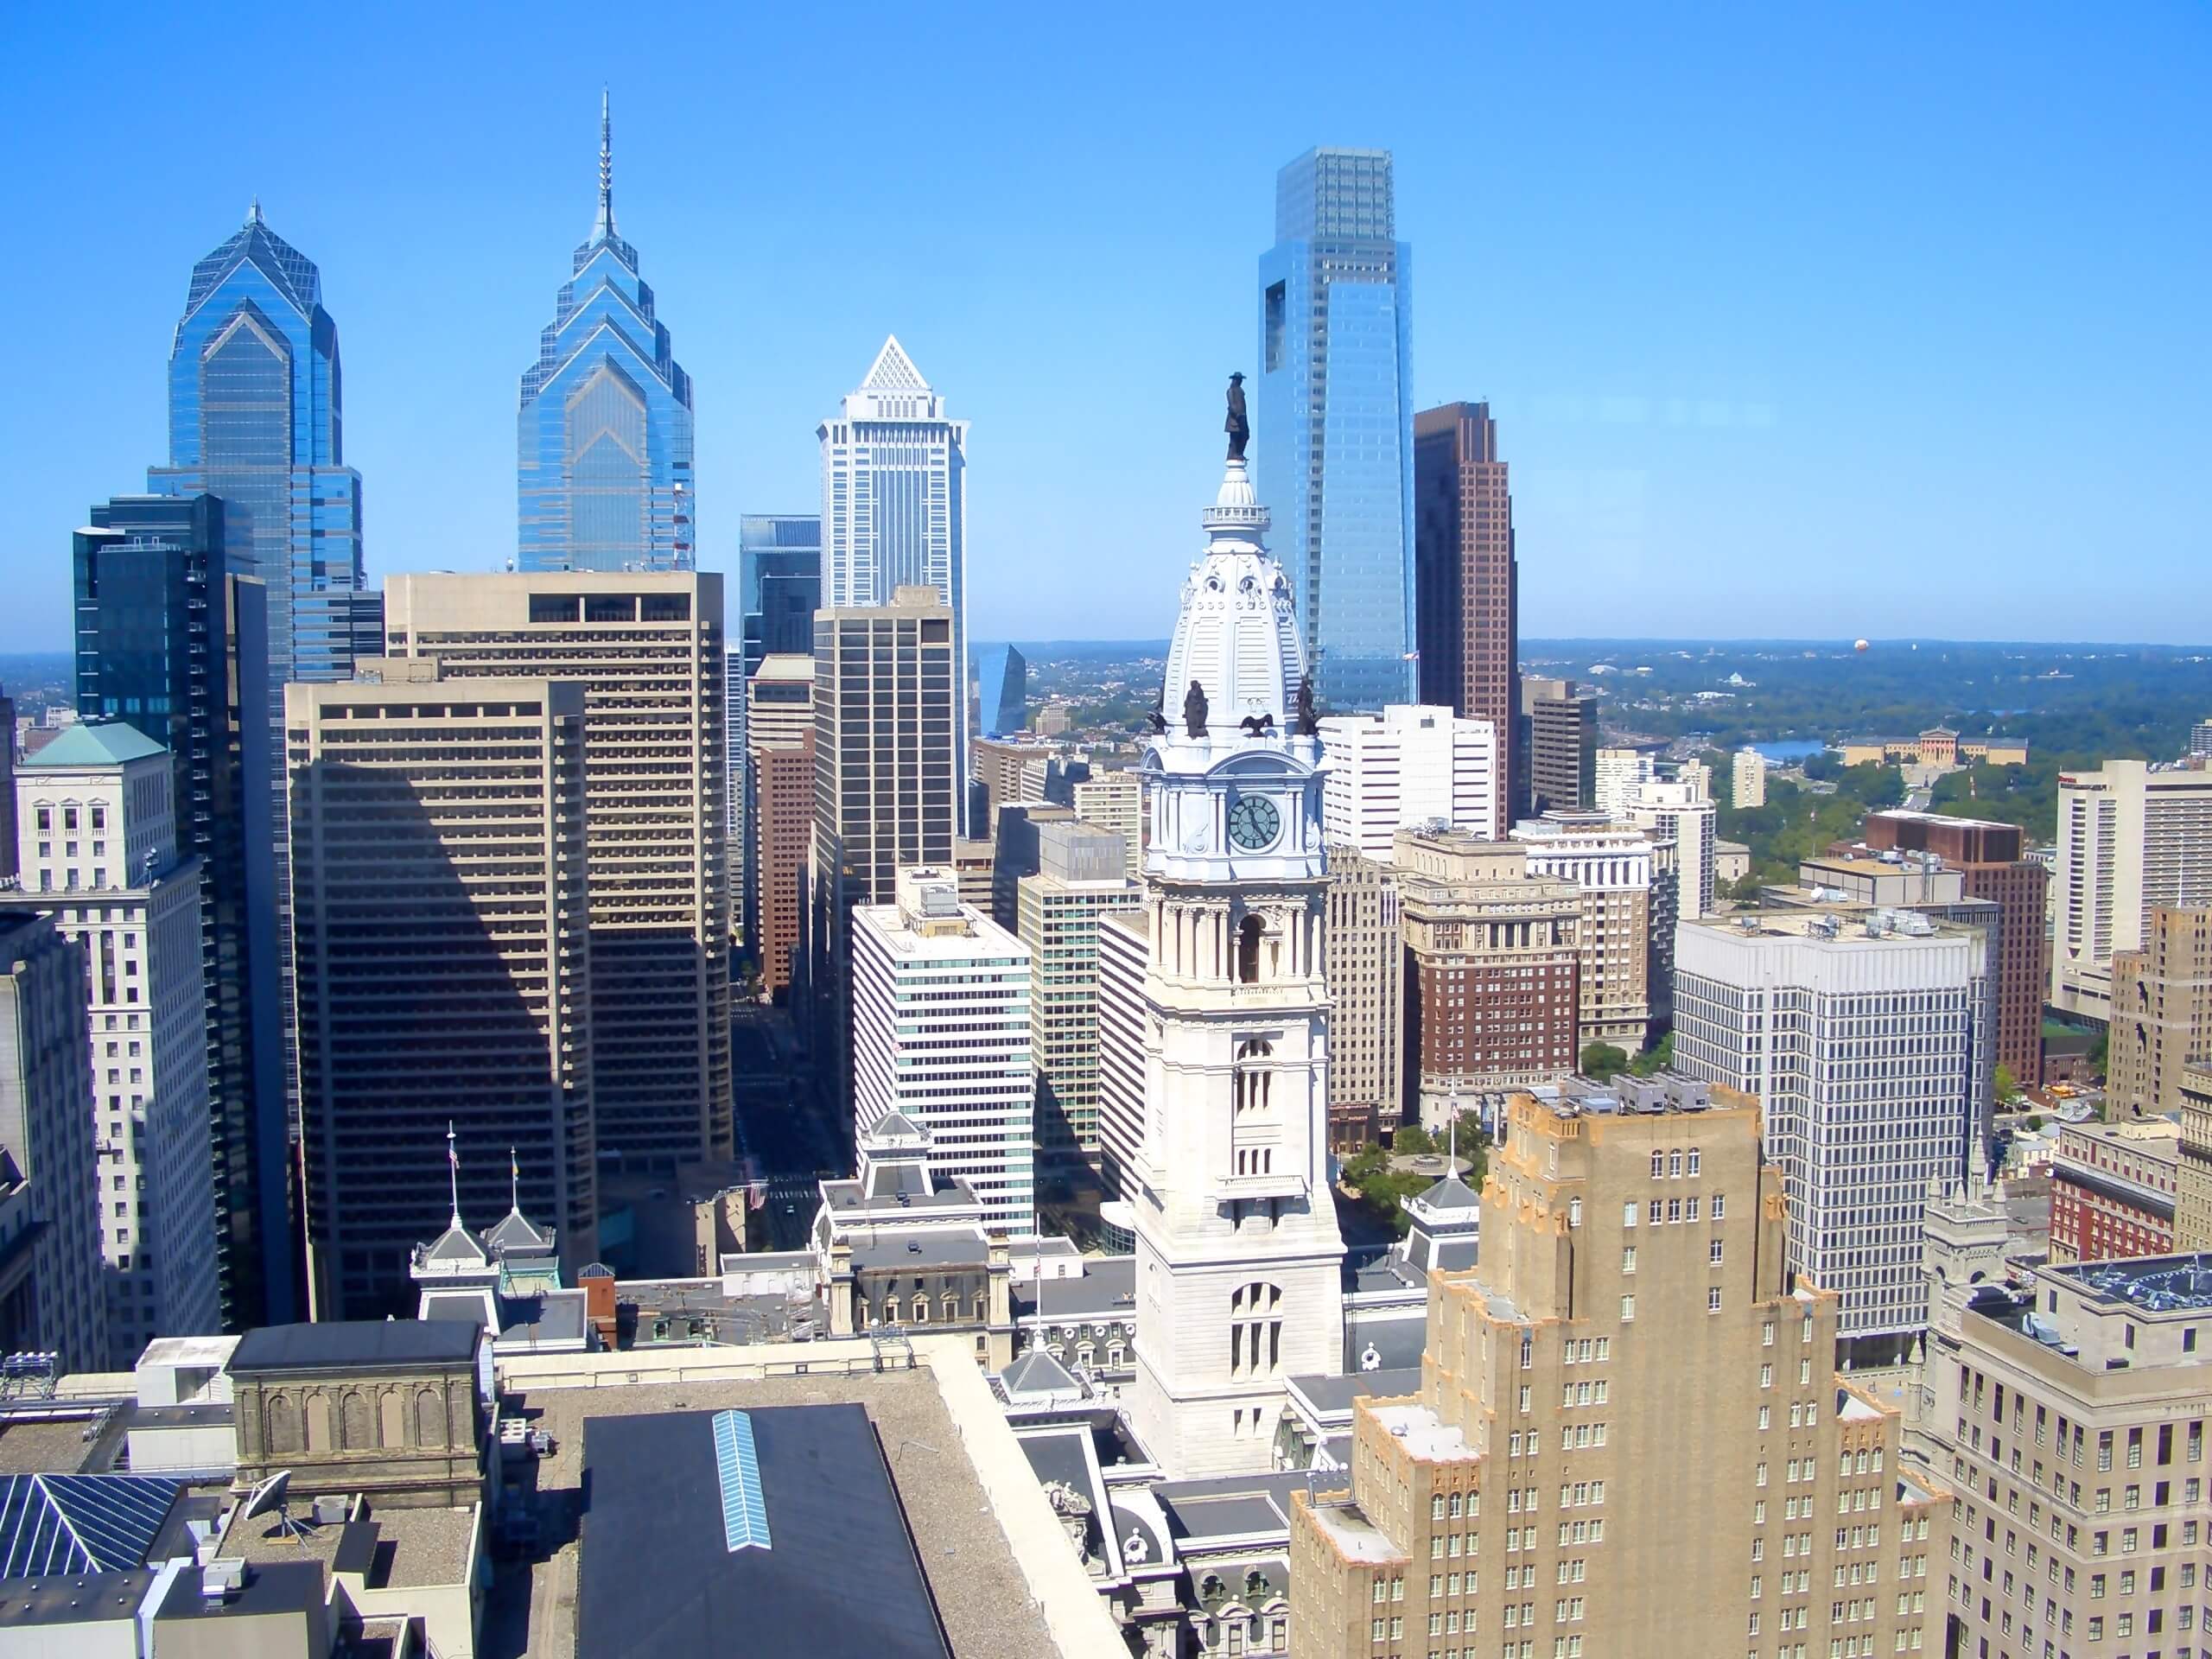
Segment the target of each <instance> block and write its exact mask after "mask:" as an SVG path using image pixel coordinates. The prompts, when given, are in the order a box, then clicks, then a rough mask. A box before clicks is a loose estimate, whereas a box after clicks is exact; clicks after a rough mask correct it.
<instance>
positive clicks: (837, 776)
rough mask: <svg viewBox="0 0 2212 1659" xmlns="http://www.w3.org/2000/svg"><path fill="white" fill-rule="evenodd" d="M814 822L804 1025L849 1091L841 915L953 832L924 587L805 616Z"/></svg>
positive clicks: (930, 600)
mask: <svg viewBox="0 0 2212 1659" xmlns="http://www.w3.org/2000/svg"><path fill="white" fill-rule="evenodd" d="M814 664H815V697H814V776H815V785H814V802H815V805H814V829H813V839H812V841H811V842H810V844H809V847H808V849H807V881H808V887H809V891H808V896H807V912H806V951H807V987H808V989H807V996H808V1003H809V1007H808V1015H807V1018H808V1023H809V1024H810V1027H811V1029H812V1038H811V1040H812V1043H813V1046H814V1048H815V1051H816V1054H817V1060H816V1071H817V1074H818V1075H819V1076H821V1077H823V1080H824V1082H825V1084H827V1085H828V1086H829V1088H830V1089H831V1090H833V1096H834V1098H833V1104H836V1105H837V1106H840V1107H842V1105H843V1104H844V1103H846V1101H848V1100H849V1098H850V1096H849V1092H848V1091H849V1089H850V1088H851V1085H852V1050H851V1042H852V1003H851V1001H850V1000H849V994H850V986H849V980H848V971H849V961H850V958H849V940H848V938H847V937H846V936H847V931H848V927H849V921H848V918H849V916H850V915H851V913H852V910H853V907H854V906H856V905H886V904H890V903H892V902H893V901H894V899H896V897H897V888H896V885H895V880H896V877H897V874H898V872H899V870H900V869H901V868H905V867H906V866H910V865H922V864H926V865H929V866H931V868H947V867H949V865H950V861H951V857H952V842H953V838H954V837H955V836H957V835H958V834H959V833H960V812H959V804H960V795H959V791H958V789H957V785H956V781H955V780H956V778H957V772H958V768H957V756H956V753H955V750H956V748H957V745H958V741H959V730H960V724H959V716H958V713H957V702H956V700H957V697H958V696H959V677H958V675H957V672H956V671H955V658H954V647H953V613H952V609H951V607H950V606H948V605H945V604H944V602H943V601H940V600H939V599H938V595H937V590H936V589H935V588H923V587H911V588H900V589H899V591H898V593H897V594H894V595H893V603H891V604H889V605H872V606H863V607H855V608H851V609H844V610H826V611H823V612H822V613H820V614H819V615H817V617H816V618H815V623H814Z"/></svg>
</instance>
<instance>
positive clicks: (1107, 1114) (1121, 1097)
mask: <svg viewBox="0 0 2212 1659" xmlns="http://www.w3.org/2000/svg"><path fill="white" fill-rule="evenodd" d="M1151 961H1152V906H1150V905H1149V904H1147V905H1145V906H1143V907H1142V908H1140V909H1137V910H1122V911H1111V912H1108V913H1107V914H1106V915H1104V916H1102V917H1100V918H1098V1172H1099V1175H1100V1177H1101V1179H1103V1182H1104V1185H1105V1188H1106V1192H1107V1194H1108V1196H1109V1197H1110V1198H1122V1199H1125V1200H1126V1199H1128V1198H1130V1197H1131V1196H1132V1192H1131V1181H1132V1179H1133V1172H1134V1170H1135V1164H1136V1155H1137V1141H1138V1139H1139V1137H1140V1136H1141V1135H1143V1133H1144V1090H1145V1060H1144V1021H1145V1008H1144V982H1145V972H1146V969H1147V968H1148V967H1149V965H1150V963H1151ZM2208 1095H2209V1096H2212V1090H2208ZM2207 1141H2208V1142H2212V1134H2208V1135H2207ZM2208 1168H2212V1155H2208ZM2206 1187H2207V1202H2206V1211H2207V1224H2208V1227H2212V1174H2208V1177H2207V1181H2206Z"/></svg>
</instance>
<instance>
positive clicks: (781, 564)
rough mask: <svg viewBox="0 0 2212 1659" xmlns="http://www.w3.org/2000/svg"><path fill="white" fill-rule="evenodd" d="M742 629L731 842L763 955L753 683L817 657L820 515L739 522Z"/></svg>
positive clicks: (733, 676) (732, 687) (737, 643)
mask: <svg viewBox="0 0 2212 1659" xmlns="http://www.w3.org/2000/svg"><path fill="white" fill-rule="evenodd" d="M737 604H738V613H739V614H738V623H737V626H735V627H734V628H732V629H731V630H730V631H729V641H730V643H729V647H728V649H729V704H728V706H729V711H730V715H729V779H730V785H729V836H730V843H731V845H732V846H734V848H735V849H737V855H738V868H739V870H740V872H741V875H740V882H739V906H738V914H739V916H740V917H741V918H742V919H743V922H744V925H745V941H746V946H747V949H748V950H752V951H753V952H754V953H755V954H758V951H759V949H760V844H759V838H758V836H755V834H754V833H753V811H754V794H755V789H756V785H755V779H754V778H753V758H752V753H751V751H750V750H749V749H748V748H747V731H746V728H747V724H748V721H749V720H750V716H751V709H750V700H751V697H752V695H753V692H752V686H753V675H754V673H755V672H757V671H759V669H760V664H761V662H762V660H763V659H764V658H767V657H769V656H772V655H775V656H782V655H790V656H796V657H806V656H810V655H812V654H813V651H814V613H815V612H817V611H818V610H820V609H821V608H822V519H821V518H820V516H819V515H818V514H816V513H810V512H807V513H799V512H787V513H772V512H748V513H745V514H742V515H741V516H740V518H738V521H737Z"/></svg>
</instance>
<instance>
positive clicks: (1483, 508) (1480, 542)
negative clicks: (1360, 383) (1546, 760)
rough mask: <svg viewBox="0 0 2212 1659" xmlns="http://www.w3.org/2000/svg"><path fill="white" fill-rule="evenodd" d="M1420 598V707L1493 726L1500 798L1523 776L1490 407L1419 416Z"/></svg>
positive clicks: (1509, 505)
mask: <svg viewBox="0 0 2212 1659" xmlns="http://www.w3.org/2000/svg"><path fill="white" fill-rule="evenodd" d="M1414 601H1415V602H1414V617H1415V622H1416V629H1417V632H1416V638H1415V645H1416V648H1417V649H1418V650H1419V651H1420V652H1421V668H1420V673H1419V675H1418V678H1419V680H1420V684H1421V691H1420V696H1421V701H1422V702H1426V703H1442V704H1444V705H1445V706H1446V707H1447V708H1449V709H1451V710H1452V712H1453V713H1454V714H1457V715H1462V716H1464V717H1465V718H1467V719H1470V720H1485V721H1489V722H1490V728H1491V731H1492V732H1493V733H1494V734H1496V741H1497V753H1496V754H1495V755H1494V756H1492V758H1491V776H1492V777H1494V778H1495V779H1497V780H1498V785H1497V787H1498V790H1499V791H1500V795H1501V798H1503V794H1504V793H1505V792H1506V791H1508V790H1509V789H1510V782H1511V779H1513V778H1514V777H1515V776H1516V775H1517V774H1516V757H1515V755H1514V753H1513V736H1514V731H1515V716H1516V715H1518V714H1519V713H1520V709H1518V708H1517V707H1516V700H1517V696H1518V687H1519V683H1520V673H1521V610H1520V574H1519V569H1518V567H1517V566H1516V563H1514V557H1513V495H1512V492H1511V489H1510V486H1509V485H1508V483H1507V480H1506V468H1505V462H1504V461H1502V460H1500V459H1499V457H1498V453H1497V422H1496V421H1494V420H1492V419H1491V414H1490V405H1489V404H1445V405H1443V406H1442V407H1441V408H1440V409H1425V410H1421V413H1419V414H1418V415H1416V416H1414Z"/></svg>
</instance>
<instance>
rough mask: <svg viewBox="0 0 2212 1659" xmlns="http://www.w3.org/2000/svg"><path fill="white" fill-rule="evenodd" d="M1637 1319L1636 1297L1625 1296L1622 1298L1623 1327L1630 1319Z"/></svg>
mask: <svg viewBox="0 0 2212 1659" xmlns="http://www.w3.org/2000/svg"><path fill="white" fill-rule="evenodd" d="M1635 1317H1636V1298H1635V1297H1633V1296H1624V1297H1622V1298H1621V1323H1622V1324H1623V1325H1626V1324H1627V1323H1628V1322H1629V1321H1630V1319H1634V1318H1635Z"/></svg>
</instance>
